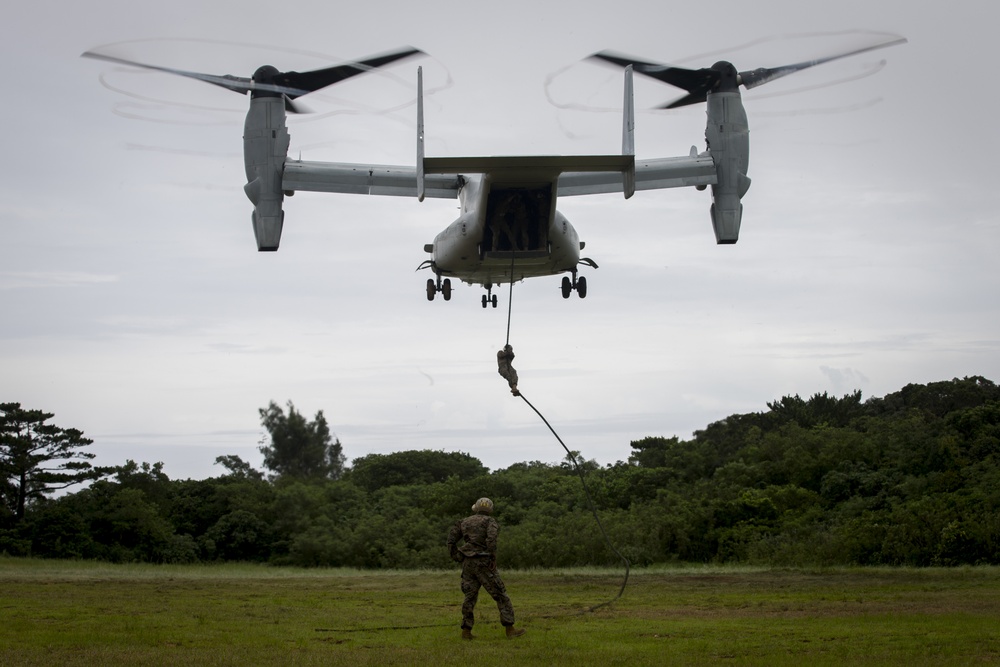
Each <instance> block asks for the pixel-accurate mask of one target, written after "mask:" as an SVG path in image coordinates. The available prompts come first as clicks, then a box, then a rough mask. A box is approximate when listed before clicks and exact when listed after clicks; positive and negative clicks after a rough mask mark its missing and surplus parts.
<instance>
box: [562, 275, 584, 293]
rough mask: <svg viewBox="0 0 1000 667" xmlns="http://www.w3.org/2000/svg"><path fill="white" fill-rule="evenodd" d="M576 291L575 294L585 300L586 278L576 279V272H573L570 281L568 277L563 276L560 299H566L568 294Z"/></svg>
mask: <svg viewBox="0 0 1000 667" xmlns="http://www.w3.org/2000/svg"><path fill="white" fill-rule="evenodd" d="M573 290H576V293H577V294H579V295H580V298H581V299H583V298H586V296H587V278H586V277H585V276H580V277H579V278H577V277H576V271H574V272H573V279H572V280H570V279H569V276H563V279H562V297H563V298H564V299H568V298H569V295H570V293H571V292H572V291H573Z"/></svg>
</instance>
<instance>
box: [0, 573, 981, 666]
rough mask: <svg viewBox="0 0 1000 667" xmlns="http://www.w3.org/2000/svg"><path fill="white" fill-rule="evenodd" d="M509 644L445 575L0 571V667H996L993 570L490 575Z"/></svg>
mask: <svg viewBox="0 0 1000 667" xmlns="http://www.w3.org/2000/svg"><path fill="white" fill-rule="evenodd" d="M504 578H505V581H506V582H507V587H508V590H509V592H510V594H511V597H512V599H513V601H514V607H515V610H516V612H517V615H518V625H521V626H523V627H525V628H527V630H528V634H527V635H526V636H524V637H522V638H520V639H517V640H514V641H508V640H507V639H505V638H504V637H503V634H502V632H501V628H500V625H499V622H498V614H497V610H496V606H495V605H494V604H493V602H492V600H490V599H489V597H488V596H487V595H486V594H485V592H483V593H482V594H481V595H480V603H479V606H478V608H477V624H476V628H475V630H474V633H475V635H476V639H475V641H472V642H463V641H461V640H460V639H459V629H458V626H459V621H460V613H459V605H460V603H461V593H460V592H459V589H458V572H457V570H456V571H453V572H440V571H413V572H367V571H357V570H297V569H286V568H269V567H262V566H252V565H224V566H150V565H108V564H100V563H74V562H65V561H38V560H20V559H8V558H0V665H53V664H59V665H92V664H129V665H136V664H141V665H167V664H169V665H245V664H268V665H275V664H297V665H298V664H301V665H311V664H317V665H318V664H322V665H338V664H345V665H346V664H350V665H386V664H400V665H408V664H424V665H428V666H433V667H440V666H443V665H465V666H467V665H470V664H477V665H506V664H510V665H551V664H574V665H576V664H583V665H605V666H607V665H630V666H632V665H662V664H678V665H689V664H719V663H722V664H734V665H744V664H752V665H802V664H811V665H815V664H820V665H823V664H829V665H841V664H873V665H874V664H879V665H882V664H907V665H941V664H984V663H985V664H988V663H998V662H1000V568H959V569H881V568H879V569H860V568H858V569H830V570H768V569H759V568H722V567H689V568H674V569H649V570H638V571H636V570H633V573H632V577H631V579H630V582H629V586H628V588H627V589H626V591H625V595H624V596H623V597H622V599H621V600H619V601H617V602H615V603H614V604H613V605H611V606H610V607H604V608H601V609H599V610H597V611H595V612H587V611H586V609H587V608H588V607H591V606H593V605H594V604H597V603H600V602H603V601H605V600H608V599H610V598H611V597H613V596H614V594H615V593H616V592H617V590H618V587H619V585H620V583H621V573H619V572H616V571H614V570H559V571H557V570H542V571H525V572H505V573H504Z"/></svg>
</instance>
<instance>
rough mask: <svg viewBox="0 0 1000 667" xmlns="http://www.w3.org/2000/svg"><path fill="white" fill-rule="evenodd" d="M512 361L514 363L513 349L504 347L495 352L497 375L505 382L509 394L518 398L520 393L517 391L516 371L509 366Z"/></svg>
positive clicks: (507, 346)
mask: <svg viewBox="0 0 1000 667" xmlns="http://www.w3.org/2000/svg"><path fill="white" fill-rule="evenodd" d="M512 361H514V348H512V347H511V346H510V345H504V346H503V349H502V350H500V351H498V352H497V373H499V374H500V375H501V376H503V377H504V379H506V380H507V384H509V385H510V393H512V394H514V395H515V396H520V395H521V393H520V392H519V391H518V390H517V371H515V370H514V367H513V366H511V365H510V363H511V362H512Z"/></svg>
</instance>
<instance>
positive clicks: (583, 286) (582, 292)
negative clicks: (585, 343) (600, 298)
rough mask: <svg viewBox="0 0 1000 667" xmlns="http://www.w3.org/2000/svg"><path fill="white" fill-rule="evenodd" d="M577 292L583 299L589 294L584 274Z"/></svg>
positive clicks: (578, 281) (577, 286)
mask: <svg viewBox="0 0 1000 667" xmlns="http://www.w3.org/2000/svg"><path fill="white" fill-rule="evenodd" d="M576 293H577V294H579V295H580V298H581V299H583V298H586V296H587V279H586V278H585V277H583V276H580V279H579V280H577V281H576ZM445 298H446V299H447V298H448V297H445Z"/></svg>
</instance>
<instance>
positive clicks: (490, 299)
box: [483, 285, 497, 308]
mask: <svg viewBox="0 0 1000 667" xmlns="http://www.w3.org/2000/svg"><path fill="white" fill-rule="evenodd" d="M486 304H492V306H493V307H494V308H496V307H497V295H496V294H494V293H493V285H487V286H486V294H484V295H483V308H485V307H486Z"/></svg>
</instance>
